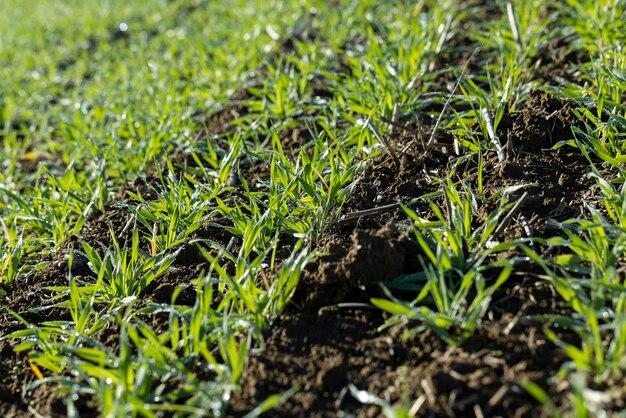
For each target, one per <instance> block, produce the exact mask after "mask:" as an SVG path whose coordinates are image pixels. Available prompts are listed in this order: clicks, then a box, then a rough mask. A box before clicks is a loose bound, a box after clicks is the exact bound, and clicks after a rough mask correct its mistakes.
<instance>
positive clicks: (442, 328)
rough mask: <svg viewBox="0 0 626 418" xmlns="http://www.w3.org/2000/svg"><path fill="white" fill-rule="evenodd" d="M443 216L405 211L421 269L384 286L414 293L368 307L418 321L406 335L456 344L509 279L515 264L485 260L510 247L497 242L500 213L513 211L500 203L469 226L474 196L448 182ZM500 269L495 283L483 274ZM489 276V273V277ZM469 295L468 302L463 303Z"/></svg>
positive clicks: (435, 209)
mask: <svg viewBox="0 0 626 418" xmlns="http://www.w3.org/2000/svg"><path fill="white" fill-rule="evenodd" d="M443 188H444V195H443V197H444V200H445V201H446V206H447V212H448V213H447V216H446V215H444V213H443V212H442V210H441V208H440V207H438V206H437V205H436V204H435V203H434V202H431V203H430V209H431V211H432V212H433V214H434V215H435V220H432V221H428V220H424V219H422V218H420V217H419V216H418V215H417V214H416V213H415V212H413V211H412V210H410V209H407V208H405V211H406V212H407V214H408V216H409V217H410V218H411V219H412V220H413V222H414V226H413V231H414V234H415V238H416V240H417V244H418V247H419V249H420V251H421V253H422V254H421V255H420V263H421V265H422V267H423V271H421V272H419V273H415V274H411V275H407V276H402V277H399V278H398V279H396V280H392V281H390V282H388V283H386V287H388V288H389V289H393V288H399V289H402V290H410V291H416V292H418V294H417V296H416V298H415V299H414V300H413V301H411V302H410V303H408V302H402V301H400V300H398V299H397V298H395V297H393V296H392V295H391V292H390V291H389V290H386V292H387V295H388V296H389V297H390V300H385V299H372V303H373V304H374V305H376V306H378V307H379V308H381V309H384V310H387V311H389V312H391V313H393V314H394V317H393V320H392V321H394V322H398V321H407V320H417V321H418V322H420V323H421V325H419V326H418V327H417V328H414V329H413V330H411V332H420V331H422V330H424V329H425V328H427V327H428V328H431V329H432V330H433V331H435V332H436V333H437V334H438V335H439V336H441V337H442V338H443V339H445V340H446V341H447V342H448V343H450V344H455V345H456V344H459V343H461V342H462V341H463V340H465V339H467V338H469V336H471V334H472V332H473V330H474V329H475V328H476V326H477V325H478V323H479V321H480V319H481V317H482V316H483V315H484V313H485V312H486V310H487V308H488V307H489V303H490V301H491V297H492V296H493V294H494V293H495V291H496V290H497V289H498V288H499V287H500V286H502V284H504V283H505V282H506V280H507V279H508V278H509V276H510V274H511V272H512V270H513V266H514V265H515V264H516V263H517V261H518V260H516V259H510V260H508V261H505V262H495V261H492V260H490V257H491V256H492V255H494V254H497V253H498V252H501V251H507V250H510V249H512V248H515V247H516V245H517V243H516V242H515V241H510V242H502V243H500V242H498V235H499V234H500V233H501V232H502V228H503V227H502V225H504V224H505V222H506V217H505V214H506V213H507V212H508V211H509V210H512V209H513V208H514V205H515V204H514V203H506V200H505V198H503V199H502V200H501V201H500V205H499V207H497V208H496V209H495V210H494V211H493V212H491V213H490V214H489V216H488V217H487V219H486V220H484V221H483V223H482V224H480V225H479V226H478V227H476V226H475V219H474V216H475V215H474V214H475V213H476V208H475V207H473V206H474V205H476V201H475V197H474V196H473V194H472V192H471V190H470V189H466V190H465V191H464V192H460V191H459V190H458V189H457V188H456V187H455V185H454V184H453V183H452V182H451V181H450V180H448V181H447V182H445V183H444V184H443ZM493 270H500V272H499V274H497V277H496V278H495V280H493V279H491V278H488V272H490V271H493ZM492 274H493V273H492ZM472 294H473V299H468V298H469V297H470V295H472Z"/></svg>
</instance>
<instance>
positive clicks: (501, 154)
mask: <svg viewBox="0 0 626 418" xmlns="http://www.w3.org/2000/svg"><path fill="white" fill-rule="evenodd" d="M480 113H481V115H482V117H483V119H484V120H485V124H486V125H487V134H488V135H489V139H491V142H492V143H493V146H494V147H495V149H496V152H497V153H498V159H499V160H500V162H505V161H506V160H508V158H507V155H506V152H505V151H504V148H502V144H501V143H500V138H498V136H497V135H496V130H495V128H494V127H493V118H492V117H491V112H490V111H489V109H487V108H486V107H483V108H482V109H480Z"/></svg>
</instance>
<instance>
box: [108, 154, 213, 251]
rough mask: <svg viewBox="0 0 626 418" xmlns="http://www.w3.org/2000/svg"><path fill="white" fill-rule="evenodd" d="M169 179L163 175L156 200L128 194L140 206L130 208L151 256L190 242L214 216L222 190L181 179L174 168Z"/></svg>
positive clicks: (137, 194) (188, 178) (171, 168)
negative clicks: (198, 230)
mask: <svg viewBox="0 0 626 418" xmlns="http://www.w3.org/2000/svg"><path fill="white" fill-rule="evenodd" d="M169 168H170V171H169V173H168V175H167V177H163V175H162V174H161V173H160V174H159V176H160V181H161V186H160V189H159V191H158V195H157V197H156V199H151V200H145V199H144V198H143V196H142V195H141V194H140V193H132V192H129V195H130V196H131V197H132V198H134V199H135V200H137V201H138V202H139V204H137V206H135V207H133V206H131V205H128V204H121V205H120V206H121V207H129V208H130V209H131V210H132V212H133V214H134V217H135V219H136V221H137V222H138V224H139V225H141V226H142V227H143V235H144V236H145V237H146V238H147V239H148V240H149V242H150V244H151V255H152V256H155V255H156V254H157V253H162V252H164V251H169V250H172V249H174V248H176V247H178V246H180V245H182V244H184V243H185V242H187V241H188V240H189V239H190V237H191V236H192V234H193V233H194V232H195V231H196V230H197V229H198V228H200V227H201V226H202V225H203V224H204V223H205V221H206V220H207V219H208V218H209V217H210V216H211V214H212V213H214V212H215V205H214V203H213V199H214V197H215V196H216V195H217V194H218V192H219V191H220V190H221V189H220V188H215V189H213V190H212V191H211V190H207V188H206V187H203V186H202V185H200V184H199V183H198V182H197V181H195V180H193V179H192V178H190V177H187V178H182V179H181V178H178V177H176V176H175V175H174V173H173V167H172V166H171V165H169Z"/></svg>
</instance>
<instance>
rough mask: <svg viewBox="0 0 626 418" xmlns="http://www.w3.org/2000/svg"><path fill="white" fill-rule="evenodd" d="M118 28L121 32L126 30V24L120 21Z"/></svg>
mask: <svg viewBox="0 0 626 418" xmlns="http://www.w3.org/2000/svg"><path fill="white" fill-rule="evenodd" d="M120 30H121V31H122V32H126V31H127V30H128V25H127V24H126V23H124V22H122V23H120Z"/></svg>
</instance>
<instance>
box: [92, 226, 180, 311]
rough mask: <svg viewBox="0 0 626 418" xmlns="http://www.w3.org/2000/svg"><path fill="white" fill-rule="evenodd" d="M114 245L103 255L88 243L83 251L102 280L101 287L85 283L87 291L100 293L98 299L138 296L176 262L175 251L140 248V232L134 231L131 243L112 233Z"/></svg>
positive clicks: (107, 299)
mask: <svg viewBox="0 0 626 418" xmlns="http://www.w3.org/2000/svg"><path fill="white" fill-rule="evenodd" d="M111 239H112V247H111V248H108V249H104V255H100V254H98V252H97V251H96V250H95V249H94V248H93V247H91V246H90V245H89V244H87V243H84V244H83V251H84V253H85V255H86V257H87V259H88V260H89V263H90V265H91V269H92V270H93V271H94V273H95V274H96V275H97V276H98V278H99V280H102V286H92V285H86V286H85V288H84V289H82V290H83V291H84V292H87V293H88V294H89V293H93V294H97V295H98V300H102V301H113V300H115V299H124V298H128V297H136V296H138V295H139V294H140V293H141V292H142V291H143V289H145V288H146V286H148V284H150V282H151V281H152V280H154V279H155V278H157V277H159V276H160V275H161V274H163V273H164V272H165V271H166V270H167V269H168V268H169V267H170V265H171V264H172V263H173V261H174V259H175V258H176V253H170V254H167V253H159V254H155V255H154V256H151V255H148V254H146V253H145V252H144V251H142V250H140V248H139V231H138V230H137V229H134V230H133V235H132V240H131V242H130V246H127V245H122V244H120V243H119V242H118V241H117V239H116V237H115V235H114V233H113V232H111Z"/></svg>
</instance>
